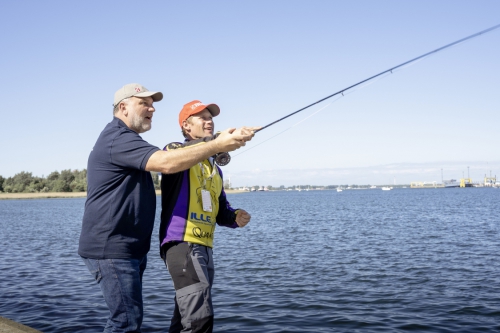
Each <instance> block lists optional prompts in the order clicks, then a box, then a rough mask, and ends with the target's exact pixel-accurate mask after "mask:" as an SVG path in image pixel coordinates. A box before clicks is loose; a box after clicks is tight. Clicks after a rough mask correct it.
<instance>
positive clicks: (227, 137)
mask: <svg viewBox="0 0 500 333" xmlns="http://www.w3.org/2000/svg"><path fill="white" fill-rule="evenodd" d="M259 128H260V127H241V128H238V129H235V128H228V129H227V130H225V131H222V132H220V134H219V136H217V138H216V139H215V140H214V142H215V143H216V145H217V148H218V150H219V152H229V151H233V150H236V149H238V148H240V147H243V146H244V145H245V142H247V141H250V140H252V138H253V136H254V135H255V134H254V132H253V131H255V130H257V129H259Z"/></svg>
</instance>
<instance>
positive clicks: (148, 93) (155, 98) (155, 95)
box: [134, 91, 163, 102]
mask: <svg viewBox="0 0 500 333" xmlns="http://www.w3.org/2000/svg"><path fill="white" fill-rule="evenodd" d="M134 97H151V98H153V102H159V101H161V100H162V99H163V94H162V93H161V92H159V91H144V92H141V93H138V94H135V95H134Z"/></svg>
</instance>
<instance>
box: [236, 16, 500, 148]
mask: <svg viewBox="0 0 500 333" xmlns="http://www.w3.org/2000/svg"><path fill="white" fill-rule="evenodd" d="M498 28H500V24H497V25H495V26H493V27H491V28H488V29H486V30H482V31H480V32H477V33H475V34H472V35H470V36H467V37H465V38H462V39H459V40H457V41H455V42H453V43H450V44H447V45H445V46H441V47H439V48H437V49H435V50H432V51H430V52H427V53H425V54H422V55H421V56H418V57H416V58H413V59H411V60H408V61H405V62H404V63H402V64H400V65H397V66H394V67H392V68H389V69H387V70H385V71H383V72H380V73H378V74H376V75H373V76H370V77H369V78H367V79H364V80H362V81H359V82H358V83H355V84H353V85H351V86H349V87H347V88H344V89H342V90H339V91H337V92H336V93H333V94H331V95H329V96H326V97H324V98H322V99H320V100H319V101H316V102H314V103H312V104H309V105H307V106H305V107H303V108H301V109H299V110H297V111H295V112H292V113H290V114H288V115H286V116H284V117H282V118H280V119H278V120H275V121H273V122H272V123H269V124H267V125H265V126H263V127H262V128H260V129H258V130H256V131H255V132H254V133H257V132H260V131H262V130H263V129H266V128H268V127H269V126H272V125H274V124H276V123H279V122H280V121H282V120H285V119H286V118H288V117H291V116H293V115H294V114H297V113H299V112H301V111H304V110H305V109H308V108H310V107H311V106H314V105H316V104H318V103H321V102H323V101H325V100H327V99H329V98H332V97H333V96H337V95H340V94H342V96H343V95H344V93H345V92H347V91H348V90H350V89H352V88H354V87H357V86H359V85H361V84H363V83H366V82H368V81H371V80H373V79H375V78H377V77H379V76H381V75H383V74H386V73H390V74H392V73H393V72H394V71H395V70H396V69H399V68H401V67H403V66H406V65H409V64H410V63H413V62H415V61H417V60H420V59H423V58H426V57H428V56H430V55H432V54H435V53H438V52H440V51H442V50H444V49H447V48H449V47H452V46H455V45H458V44H460V43H463V42H465V41H467V40H469V39H472V38H475V37H478V36H480V35H482V34H485V33H487V32H490V31H493V30H495V29H498ZM266 141H267V140H266ZM247 150H248V149H247ZM247 150H245V151H247Z"/></svg>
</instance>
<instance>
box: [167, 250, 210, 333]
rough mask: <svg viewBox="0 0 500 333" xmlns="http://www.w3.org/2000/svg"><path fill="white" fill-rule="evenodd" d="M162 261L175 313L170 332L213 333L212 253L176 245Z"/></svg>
mask: <svg viewBox="0 0 500 333" xmlns="http://www.w3.org/2000/svg"><path fill="white" fill-rule="evenodd" d="M163 257H164V258H166V260H165V265H166V266H167V269H168V272H169V273H170V276H171V277H172V281H173V283H174V288H175V309H174V315H173V316H172V320H171V323H170V329H169V332H170V333H174V332H176V333H177V332H190V333H199V332H200V333H201V332H203V333H205V332H212V330H213V323H214V312H213V306H212V295H211V291H212V284H213V282H214V262H213V258H212V249H211V248H209V247H207V246H203V245H198V244H192V243H178V244H175V245H171V246H169V247H167V249H166V255H164V256H163Z"/></svg>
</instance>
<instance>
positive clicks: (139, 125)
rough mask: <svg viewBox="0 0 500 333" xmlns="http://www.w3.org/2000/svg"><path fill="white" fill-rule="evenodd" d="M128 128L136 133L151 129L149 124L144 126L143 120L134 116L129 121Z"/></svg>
mask: <svg viewBox="0 0 500 333" xmlns="http://www.w3.org/2000/svg"><path fill="white" fill-rule="evenodd" d="M130 128H131V129H132V130H134V131H136V132H137V133H144V132H147V131H149V130H150V129H151V124H146V123H145V122H144V118H141V117H140V116H139V115H137V114H134V115H133V116H132V119H130Z"/></svg>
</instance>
